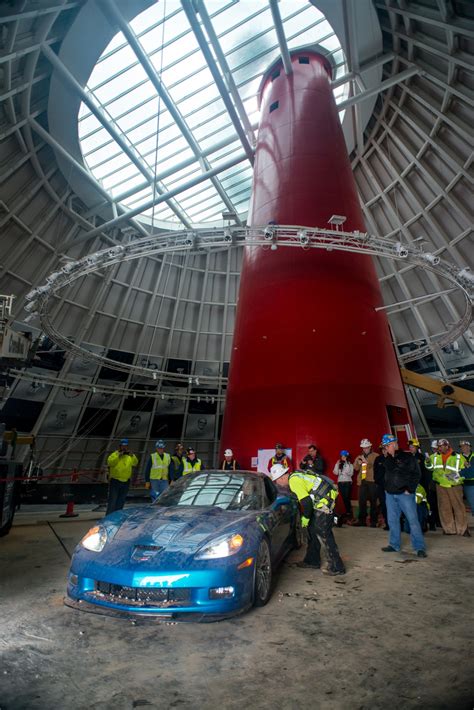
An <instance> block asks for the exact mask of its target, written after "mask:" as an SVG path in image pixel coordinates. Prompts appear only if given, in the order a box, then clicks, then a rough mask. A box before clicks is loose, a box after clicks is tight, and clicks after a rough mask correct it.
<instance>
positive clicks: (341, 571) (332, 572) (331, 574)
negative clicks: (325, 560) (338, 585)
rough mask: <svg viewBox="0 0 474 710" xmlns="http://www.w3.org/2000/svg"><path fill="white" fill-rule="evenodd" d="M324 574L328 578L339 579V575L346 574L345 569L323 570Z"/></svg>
mask: <svg viewBox="0 0 474 710" xmlns="http://www.w3.org/2000/svg"><path fill="white" fill-rule="evenodd" d="M323 574H325V575H326V576H328V577H337V575H339V574H346V570H345V569H323Z"/></svg>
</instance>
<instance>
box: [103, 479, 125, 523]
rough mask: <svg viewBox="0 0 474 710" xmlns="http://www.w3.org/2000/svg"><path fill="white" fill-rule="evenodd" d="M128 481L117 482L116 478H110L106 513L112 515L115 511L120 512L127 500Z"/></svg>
mask: <svg viewBox="0 0 474 710" xmlns="http://www.w3.org/2000/svg"><path fill="white" fill-rule="evenodd" d="M129 486H130V481H126V482H125V483H124V482H123V481H118V480H117V479H116V478H111V479H110V481H109V497H108V500H107V512H106V513H105V514H106V515H108V514H109V513H114V512H115V511H116V510H122V508H123V506H124V505H125V500H126V498H127V493H128V488H129Z"/></svg>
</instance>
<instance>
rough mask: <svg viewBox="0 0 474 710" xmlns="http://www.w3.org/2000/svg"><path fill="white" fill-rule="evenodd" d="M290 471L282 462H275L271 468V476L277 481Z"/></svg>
mask: <svg viewBox="0 0 474 710" xmlns="http://www.w3.org/2000/svg"><path fill="white" fill-rule="evenodd" d="M287 471H288V467H286V468H285V466H282V465H281V463H274V464H273V466H272V467H271V469H270V478H271V479H272V481H276V480H277V479H278V478H280V477H281V476H283V474H285V473H286V472H287Z"/></svg>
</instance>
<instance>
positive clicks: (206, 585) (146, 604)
mask: <svg viewBox="0 0 474 710" xmlns="http://www.w3.org/2000/svg"><path fill="white" fill-rule="evenodd" d="M94 576H95V577H99V578H98V579H94V578H91V577H84V576H80V575H78V574H76V573H74V572H73V571H71V572H70V574H69V578H68V585H67V597H66V599H65V604H66V605H67V606H71V607H73V608H76V609H83V610H84V611H95V612H96V613H97V612H99V613H104V614H111V615H113V616H125V617H132V618H137V617H144V618H145V617H148V618H150V617H154V618H157V619H159V620H167V619H183V618H195V619H198V620H199V619H200V618H201V619H202V620H205V617H209V619H211V618H214V619H220V618H224V617H226V616H231V615H234V614H238V613H241V612H242V611H245V610H246V609H248V608H249V607H250V606H251V604H252V601H253V580H254V566H253V565H252V566H251V567H247V568H245V569H241V570H238V569H237V567H236V566H235V565H233V566H229V567H226V568H224V569H202V570H189V571H183V570H170V571H163V570H160V571H157V572H156V573H154V572H151V571H146V572H130V573H126V574H125V573H121V574H120V575H117V574H114V573H113V571H112V570H110V571H107V570H103V571H101V572H100V573H99V572H98V573H97V574H95V575H94ZM107 577H109V579H107ZM229 587H232V588H233V593H232V594H231V595H230V596H228V597H227V598H217V599H215V598H211V594H212V593H211V590H216V589H223V588H224V589H225V588H227V589H228V588H229ZM227 593H229V592H227Z"/></svg>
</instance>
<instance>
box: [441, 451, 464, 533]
mask: <svg viewBox="0 0 474 710" xmlns="http://www.w3.org/2000/svg"><path fill="white" fill-rule="evenodd" d="M438 448H439V452H438V453H437V454H436V455H435V456H434V457H433V469H432V470H433V481H434V482H435V483H436V495H437V498H438V510H439V517H440V520H441V525H442V528H443V532H444V534H445V535H464V536H465V537H470V534H469V530H468V527H467V515H466V508H465V506H464V503H463V498H462V494H463V489H462V484H463V481H464V477H463V475H462V470H463V468H464V467H465V460H464V459H463V457H462V456H461V454H456V453H455V452H454V451H453V450H452V448H451V446H450V443H449V441H448V440H447V439H438Z"/></svg>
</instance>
